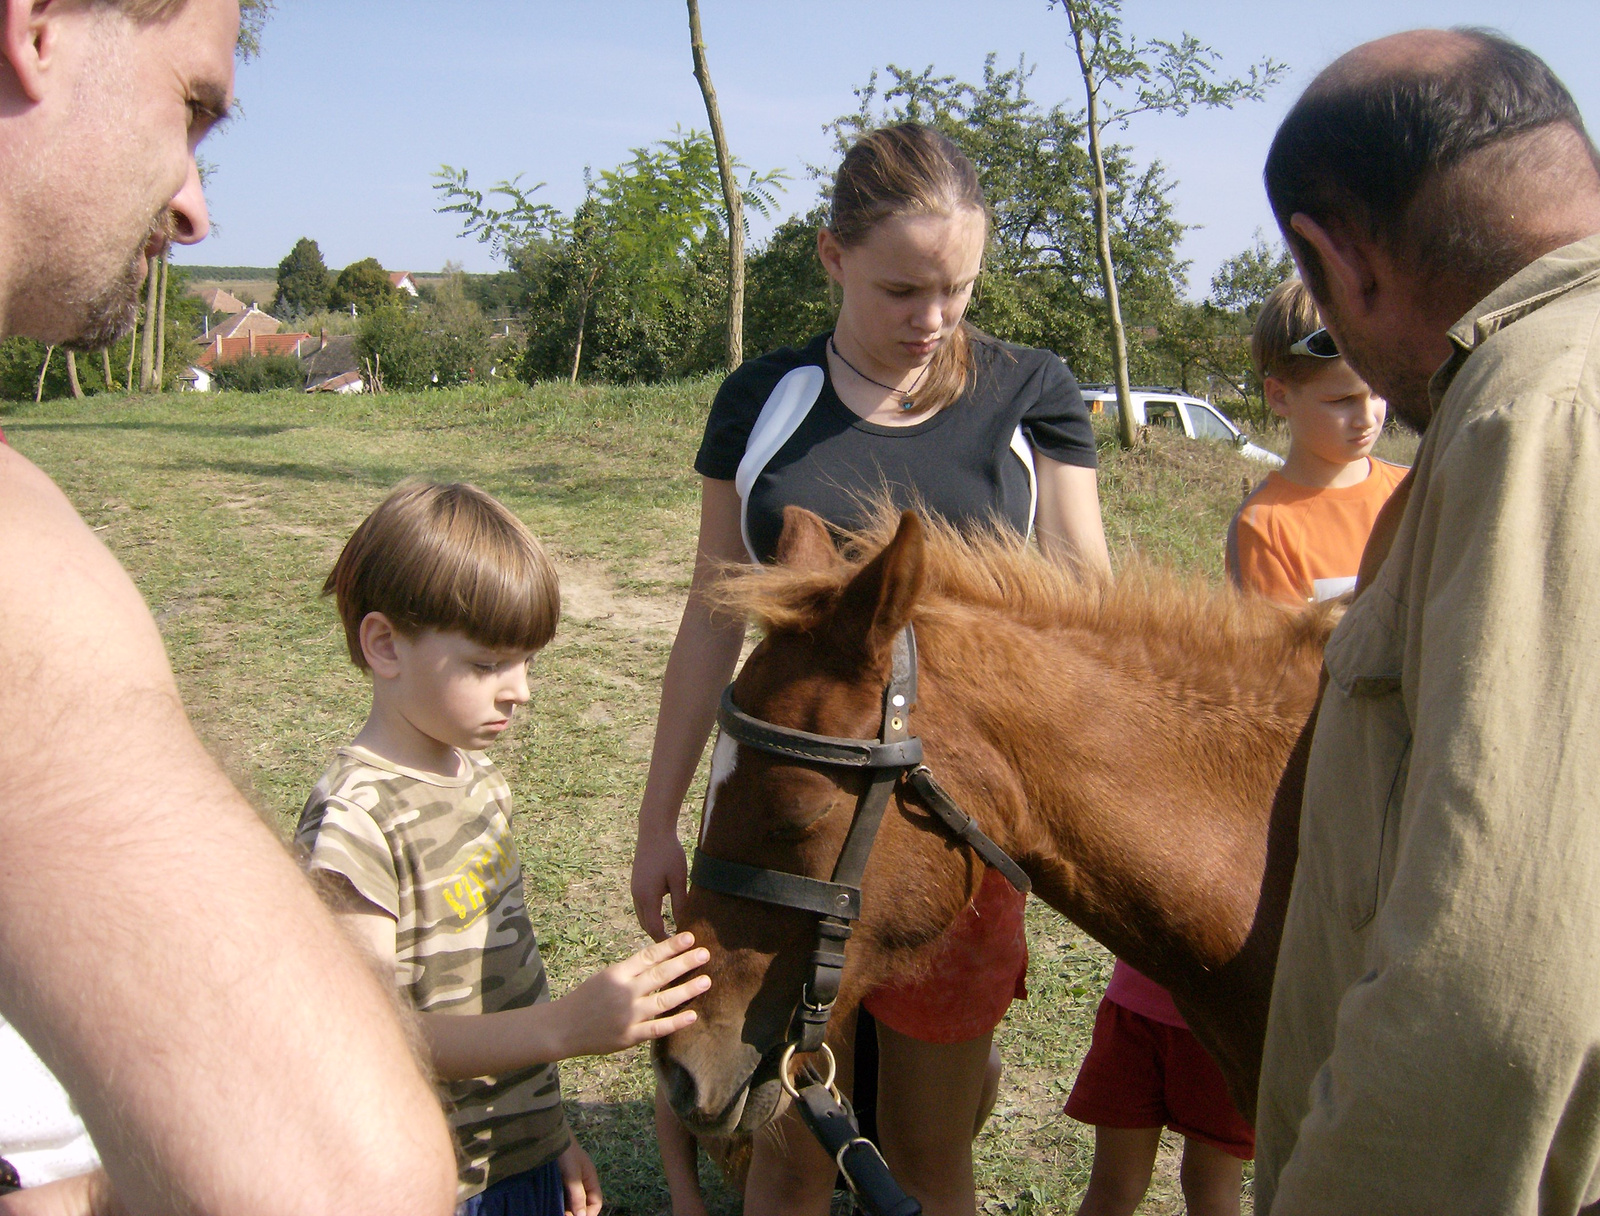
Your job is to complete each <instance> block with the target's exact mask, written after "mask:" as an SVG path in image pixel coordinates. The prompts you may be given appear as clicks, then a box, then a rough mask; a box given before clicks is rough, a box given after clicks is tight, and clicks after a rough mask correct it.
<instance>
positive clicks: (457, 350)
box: [356, 275, 489, 389]
mask: <svg viewBox="0 0 1600 1216" xmlns="http://www.w3.org/2000/svg"><path fill="white" fill-rule="evenodd" d="M356 349H357V351H358V352H359V353H360V355H361V357H362V358H363V359H366V360H370V361H371V362H372V364H373V365H374V366H378V367H382V369H383V381H384V384H385V386H386V387H388V388H394V389H423V388H430V387H434V386H438V387H445V386H449V385H453V384H464V383H467V382H468V381H471V380H475V379H478V378H479V377H480V376H482V375H485V374H487V370H488V354H489V325H488V322H486V321H485V320H484V317H483V313H482V311H481V310H480V309H479V308H478V306H477V304H475V303H474V302H473V301H472V300H470V299H468V298H467V294H466V291H465V289H464V287H463V285H462V282H461V276H460V275H454V276H450V277H448V278H446V279H445V281H444V282H443V283H442V284H440V285H439V287H438V288H437V289H436V290H435V292H434V298H433V300H432V301H431V302H427V303H423V304H420V305H418V306H417V307H416V308H413V309H405V308H401V307H400V306H399V305H397V304H388V305H384V306H383V307H380V308H377V309H374V310H373V311H372V312H370V313H368V314H366V319H365V320H364V321H363V322H362V324H361V329H360V331H359V333H358V336H357V338H356Z"/></svg>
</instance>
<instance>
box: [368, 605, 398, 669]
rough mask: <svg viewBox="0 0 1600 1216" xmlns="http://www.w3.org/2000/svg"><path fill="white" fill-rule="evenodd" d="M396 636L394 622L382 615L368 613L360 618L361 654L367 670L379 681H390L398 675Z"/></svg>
mask: <svg viewBox="0 0 1600 1216" xmlns="http://www.w3.org/2000/svg"><path fill="white" fill-rule="evenodd" d="M397 636H398V634H397V631H396V630H395V627H394V622H393V621H391V620H390V619H389V618H388V617H386V616H384V615H383V613H381V612H369V613H367V615H366V616H364V617H362V618H361V629H360V638H361V654H362V657H364V658H365V659H366V660H367V668H368V670H370V671H371V672H372V674H373V675H374V676H375V677H377V678H379V679H384V680H392V679H394V678H395V676H397V675H399V674H400V653H399V649H398V648H397V647H396V645H395V641H396V638H397Z"/></svg>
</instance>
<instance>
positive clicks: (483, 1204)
mask: <svg viewBox="0 0 1600 1216" xmlns="http://www.w3.org/2000/svg"><path fill="white" fill-rule="evenodd" d="M566 1207H567V1197H566V1189H565V1188H564V1187H563V1186H562V1185H561V1167H560V1165H559V1164H557V1163H556V1162H555V1161H546V1162H545V1163H544V1164H543V1165H541V1166H539V1167H538V1168H537V1169H532V1170H525V1171H523V1172H522V1173H520V1174H512V1175H511V1177H509V1178H502V1179H501V1180H500V1181H499V1182H497V1183H495V1184H494V1185H493V1186H491V1187H489V1188H488V1189H487V1190H483V1191H479V1192H478V1193H477V1194H476V1195H474V1196H473V1197H472V1198H471V1199H469V1200H467V1201H466V1202H465V1203H463V1204H462V1205H461V1206H460V1207H458V1208H457V1209H456V1216H561V1214H562V1213H563V1212H564V1211H565V1210H566Z"/></svg>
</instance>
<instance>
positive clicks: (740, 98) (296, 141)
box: [179, 0, 1600, 296]
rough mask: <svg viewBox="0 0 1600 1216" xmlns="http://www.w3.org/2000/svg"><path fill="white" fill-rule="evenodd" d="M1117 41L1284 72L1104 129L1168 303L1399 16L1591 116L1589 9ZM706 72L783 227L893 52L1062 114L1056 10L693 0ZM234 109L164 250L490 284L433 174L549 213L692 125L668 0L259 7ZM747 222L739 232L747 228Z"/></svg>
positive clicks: (1139, 15)
mask: <svg viewBox="0 0 1600 1216" xmlns="http://www.w3.org/2000/svg"><path fill="white" fill-rule="evenodd" d="M1123 11H1124V17H1125V19H1126V24H1127V26H1128V28H1129V29H1130V30H1132V31H1134V32H1136V33H1138V34H1140V35H1143V36H1160V37H1176V36H1177V35H1178V34H1179V32H1180V31H1183V30H1188V31H1190V32H1192V33H1194V34H1195V35H1197V36H1198V37H1199V38H1200V39H1201V40H1202V41H1204V42H1208V43H1210V44H1211V45H1212V46H1214V47H1215V48H1216V49H1217V50H1219V51H1220V52H1222V54H1223V56H1224V62H1225V66H1231V67H1234V68H1242V67H1244V66H1246V65H1248V64H1249V63H1250V62H1251V61H1252V60H1257V59H1260V58H1261V57H1263V56H1268V55H1270V56H1272V57H1273V58H1275V59H1278V60H1280V61H1283V62H1285V63H1287V64H1288V65H1289V69H1290V72H1289V75H1288V78H1287V79H1286V80H1285V81H1284V83H1282V84H1280V85H1279V86H1278V87H1277V88H1276V89H1274V90H1273V91H1272V92H1271V93H1270V94H1269V95H1268V97H1267V100H1266V101H1264V102H1259V103H1247V104H1246V105H1244V106H1242V107H1241V108H1240V109H1238V110H1235V111H1231V112H1228V111H1220V112H1195V113H1192V114H1190V115H1189V116H1188V117H1186V118H1168V117H1155V118H1146V119H1140V120H1137V121H1136V122H1135V124H1134V125H1133V126H1132V127H1131V128H1130V130H1129V131H1128V132H1127V133H1126V134H1125V135H1124V136H1122V137H1121V138H1122V139H1123V140H1124V141H1125V142H1127V143H1129V144H1130V145H1132V147H1133V148H1134V150H1135V156H1136V159H1138V160H1139V161H1140V162H1141V163H1143V162H1147V161H1149V160H1151V159H1160V160H1161V161H1162V162H1163V163H1164V164H1165V165H1166V166H1167V169H1168V171H1169V174H1170V175H1171V177H1172V178H1173V179H1175V180H1176V181H1177V183H1178V185H1177V187H1176V190H1175V203H1176V207H1177V213H1178V216H1179V218H1180V219H1182V220H1183V221H1185V222H1186V223H1189V224H1194V225H1198V226H1199V227H1197V228H1196V229H1195V230H1193V231H1192V232H1190V233H1189V234H1188V236H1187V237H1186V239H1185V243H1184V247H1183V252H1184V255H1185V256H1186V257H1188V258H1189V259H1190V260H1191V261H1192V262H1193V266H1192V268H1191V271H1190V287H1191V292H1192V294H1195V295H1197V296H1198V295H1203V294H1204V293H1205V289H1206V286H1207V284H1208V283H1209V280H1210V277H1211V273H1212V271H1213V270H1214V269H1215V267H1216V265H1217V263H1218V262H1220V261H1221V260H1222V259H1223V258H1225V257H1227V256H1228V255H1230V254H1232V253H1235V252H1237V251H1238V250H1240V249H1241V248H1243V247H1244V246H1246V245H1247V244H1248V243H1249V242H1250V239H1251V236H1252V234H1253V232H1254V230H1255V229H1256V228H1258V227H1262V228H1265V229H1267V230H1268V231H1269V232H1270V231H1271V230H1272V223H1271V215H1270V213H1269V212H1268V210H1267V207H1266V202H1265V199H1264V197H1263V195H1262V191H1261V184H1260V169H1261V162H1262V158H1263V157H1264V155H1265V153H1266V149H1267V145H1268V144H1269V143H1270V141H1271V138H1272V132H1273V130H1274V129H1275V127H1276V125H1277V122H1278V120H1279V119H1280V118H1281V117H1282V115H1283V113H1284V112H1285V111H1286V110H1287V109H1288V107H1289V105H1290V104H1291V103H1292V102H1293V100H1294V98H1295V97H1296V96H1297V95H1298V94H1299V92H1300V90H1301V89H1302V88H1303V87H1304V86H1305V84H1306V83H1307V82H1308V81H1309V80H1310V79H1311V77H1312V76H1313V75H1315V73H1316V72H1317V71H1318V70H1319V69H1320V68H1321V67H1323V66H1324V65H1326V64H1327V63H1328V62H1329V61H1330V60H1331V59H1333V58H1334V57H1335V56H1337V55H1338V54H1339V53H1341V52H1342V51H1344V50H1346V49H1348V48H1349V47H1351V46H1354V45H1355V44H1357V43H1359V42H1362V41H1364V40H1366V39H1368V38H1372V37H1376V36H1378V35H1381V34H1384V33H1388V32H1391V31H1393V30H1397V29H1405V28H1410V27H1413V26H1419V25H1460V24H1483V25H1490V26H1493V27H1495V28H1498V29H1500V30H1502V31H1503V32H1505V33H1506V34H1508V35H1510V36H1511V37H1513V38H1516V39H1518V40H1519V41H1521V42H1524V43H1525V44H1527V45H1528V46H1530V47H1531V48H1533V49H1534V50H1535V51H1536V52H1538V53H1539V54H1540V55H1542V56H1544V57H1545V59H1546V60H1547V61H1548V62H1549V63H1550V64H1551V65H1552V66H1553V67H1554V68H1555V69H1556V71H1557V72H1558V73H1560V75H1561V76H1562V78H1563V79H1564V80H1565V81H1566V82H1567V85H1568V87H1570V88H1571V89H1572V90H1573V92H1574V94H1575V95H1576V96H1577V98H1578V102H1579V104H1580V105H1581V106H1582V107H1583V109H1584V112H1585V114H1586V115H1587V116H1589V118H1590V121H1591V122H1595V121H1597V120H1596V115H1597V114H1600V82H1597V81H1596V79H1595V74H1594V70H1593V67H1594V64H1595V63H1597V62H1600V20H1597V19H1596V12H1595V8H1594V5H1593V0H1523V2H1522V3H1519V4H1515V5H1507V4H1506V3H1504V0H1499V2H1498V3H1490V2H1488V0H1339V2H1338V3H1326V4H1303V5H1294V4H1288V3H1284V2H1283V0H1276V2H1271V3H1269V2H1266V0H1187V2H1183V0H1125V4H1124V10H1123ZM701 17H702V23H703V27H704V32H705V37H706V43H707V49H708V55H709V58H710V63H711V71H712V76H713V79H714V81H715V83H716V86H717V92H718V95H719V99H720V101H721V105H722V111H723V118H724V121H725V123H726V124H727V127H728V135H729V140H730V141H731V143H732V144H733V147H734V151H735V153H736V154H737V155H738V156H739V157H740V158H741V159H743V160H744V161H745V162H746V163H748V164H750V165H751V166H754V167H757V168H761V169H771V168H782V169H785V170H786V171H787V172H788V173H789V174H790V177H791V181H790V183H789V189H788V192H787V193H786V194H785V195H783V196H781V198H780V206H781V207H782V209H783V211H784V213H787V212H791V211H800V210H805V209H807V208H808V207H809V206H810V205H811V203H812V202H813V201H814V199H815V196H816V189H817V187H816V184H815V183H814V182H813V181H811V180H810V179H809V178H808V177H807V175H806V172H805V166H806V165H807V164H829V163H831V162H830V159H829V158H830V155H831V148H830V143H829V138H828V136H826V135H825V134H824V133H823V130H822V127H823V124H825V123H826V122H828V121H829V120H830V119H832V118H834V117H836V116H838V115H839V114H841V113H844V112H846V111H847V110H850V109H852V108H853V107H854V98H853V97H852V93H851V90H852V89H854V88H855V87H857V86H859V85H861V84H863V83H865V81H866V80H867V77H868V75H869V73H870V72H871V71H872V69H873V68H875V67H882V66H883V65H884V64H887V63H896V64H899V65H900V66H902V67H910V68H918V69H920V68H922V67H925V66H927V65H929V64H932V65H933V66H934V67H936V68H937V69H938V70H939V71H941V72H946V73H953V74H955V75H957V76H960V77H961V78H963V79H976V78H977V77H978V76H979V75H980V74H981V71H982V65H983V59H984V55H985V54H986V53H987V52H989V51H994V52H996V53H997V54H998V56H999V58H1000V61H1001V62H1002V64H1005V65H1009V64H1011V63H1014V62H1015V61H1016V58H1017V56H1018V55H1019V54H1025V55H1026V56H1027V58H1028V60H1029V62H1030V63H1033V64H1035V65H1036V70H1035V72H1034V75H1033V78H1032V82H1031V86H1030V91H1031V92H1032V94H1033V96H1034V97H1035V98H1037V99H1038V100H1040V101H1042V102H1046V103H1050V102H1054V101H1057V100H1065V101H1066V102H1067V103H1068V104H1069V106H1073V107H1077V106H1079V105H1081V84H1080V82H1079V81H1078V79H1077V76H1076V71H1075V65H1074V63H1073V61H1072V59H1071V53H1070V51H1069V50H1068V47H1067V45H1066V41H1065V40H1066V38H1067V25H1066V19H1065V17H1064V16H1062V14H1061V13H1060V11H1059V10H1050V9H1049V8H1048V7H1047V5H1046V0H961V2H958V0H916V2H915V3H912V2H909V0H848V2H847V0H798V2H791V3H784V4H779V3H774V2H773V0H701ZM238 92H239V96H240V99H241V101H242V103H243V112H242V114H241V115H240V117H239V118H238V119H237V120H235V121H234V122H233V123H232V124H230V125H229V126H228V127H227V128H226V129H225V130H224V131H222V132H221V133H219V134H218V135H216V136H214V137H213V138H212V139H211V140H210V141H208V143H207V144H206V147H205V151H204V155H205V156H206V157H207V159H209V160H211V161H212V162H214V164H215V166H216V172H215V176H214V178H213V179H212V183H211V187H210V195H211V202H212V210H213V215H214V218H215V219H216V221H217V222H218V225H219V232H218V233H217V235H216V236H215V237H213V238H212V239H210V240H208V241H206V242H205V243H204V244H202V245H200V246H198V247H196V248H194V249H191V250H186V251H184V252H183V253H182V254H181V255H180V258H179V260H180V261H184V262H188V263H191V264H209V265H259V266H271V265H276V264H277V262H278V260H279V259H280V258H282V257H283V255H284V254H285V253H287V252H288V250H289V247H290V246H291V245H292V244H293V243H294V241H295V240H296V239H297V238H299V237H301V236H310V237H312V238H313V239H315V240H316V241H317V242H318V243H319V244H320V245H321V246H322V250H323V253H324V255H325V257H326V258H327V261H328V264H329V265H330V266H333V267H334V268H338V267H340V266H343V265H346V264H347V263H349V262H352V261H355V260H357V259H358V258H363V257H376V258H378V259H379V260H380V261H381V262H383V264H384V265H385V266H387V267H389V268H391V269H397V270H429V271H431V270H437V269H439V268H440V267H441V266H442V265H443V264H444V263H445V261H446V260H447V259H452V260H456V261H460V262H462V263H464V264H465V265H466V268H467V269H469V270H490V269H494V264H493V262H492V261H491V259H490V257H489V255H488V253H487V250H486V249H485V248H484V247H483V246H480V245H478V244H476V243H473V242H470V241H467V240H462V239H460V238H459V237H458V236H457V233H458V232H459V226H458V224H457V222H456V220H455V218H454V217H452V216H442V215H438V214H435V213H434V211H433V207H434V202H435V200H434V196H433V192H432V190H431V189H430V187H431V185H432V177H431V175H432V174H433V172H434V171H435V170H436V169H437V168H438V167H439V165H440V164H441V163H449V164H452V165H456V166H461V167H465V168H467V169H469V170H470V171H471V174H472V178H473V181H474V183H475V184H478V185H482V186H487V185H489V184H490V183H492V182H494V181H495V180H498V179H499V178H502V177H510V176H514V175H515V174H518V173H522V174H524V175H525V177H524V181H525V182H526V183H533V182H540V181H543V182H546V183H547V185H546V187H545V189H544V190H543V191H542V192H541V195H540V197H543V198H545V199H547V200H548V201H550V202H552V203H554V204H555V205H557V206H559V207H562V208H563V209H569V208H570V207H572V206H573V204H574V203H576V202H577V201H578V200H579V199H580V198H581V197H582V189H583V185H582V182H583V170H584V166H585V165H591V166H593V167H594V168H595V169H596V170H599V169H604V168H610V167H612V166H614V165H616V164H618V163H619V162H621V161H622V160H625V159H626V158H627V156H628V152H629V149H630V148H634V147H638V146H640V145H644V144H649V143H651V142H653V141H655V140H657V139H660V138H662V137H663V136H666V135H668V134H670V133H671V132H672V130H673V128H674V126H677V125H681V126H683V127H686V128H687V127H695V126H698V127H702V128H703V127H704V126H705V125H706V122H705V110H704V106H703V103H702V102H701V99H700V93H699V90H698V88H697V87H696V85H695V82H694V77H693V75H692V74H691V70H690V61H689V46H688V21H687V17H686V10H685V7H684V4H683V3H682V0H566V2H565V3H551V2H549V0H381V2H380V3H375V2H374V0H278V11H277V13H276V15H275V16H274V17H273V19H272V21H271V23H270V24H269V25H268V27H267V29H266V33H265V37H264V39H263V48H262V54H261V57H260V58H259V59H258V60H257V61H256V62H254V63H251V64H248V65H245V66H244V67H243V68H242V69H241V71H240V73H239V82H238ZM762 230H763V229H762V228H760V227H758V229H757V235H758V237H759V235H760V234H761V232H762Z"/></svg>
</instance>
